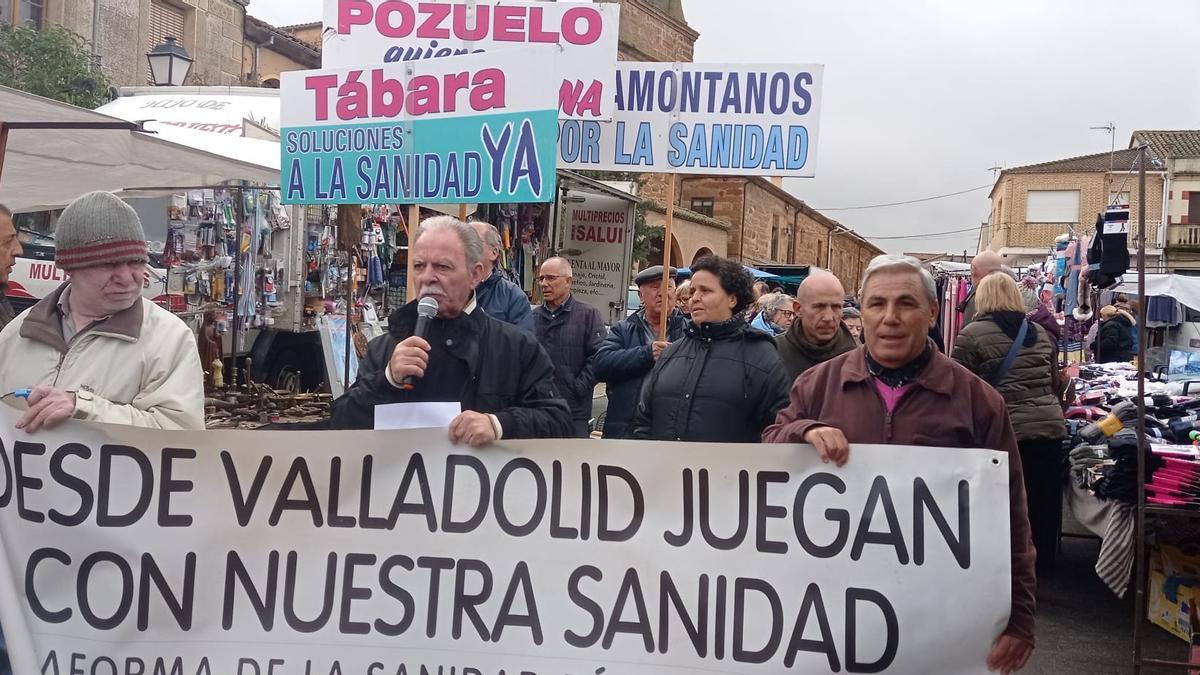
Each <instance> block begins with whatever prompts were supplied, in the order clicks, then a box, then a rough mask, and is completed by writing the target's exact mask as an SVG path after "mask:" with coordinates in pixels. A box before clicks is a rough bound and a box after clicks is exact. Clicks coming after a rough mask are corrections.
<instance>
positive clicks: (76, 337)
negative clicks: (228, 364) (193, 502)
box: [0, 192, 204, 433]
mask: <svg viewBox="0 0 1200 675" xmlns="http://www.w3.org/2000/svg"><path fill="white" fill-rule="evenodd" d="M55 244H56V250H55V262H56V263H57V264H58V266H59V267H61V268H62V269H63V270H65V271H66V272H67V274H68V276H69V278H68V280H67V281H66V282H65V283H63V284H62V285H61V286H59V287H58V289H56V290H55V291H54V292H53V293H50V294H49V295H47V296H46V297H44V298H42V299H41V300H40V301H38V303H37V304H36V305H34V306H33V307H32V308H30V309H29V311H27V312H25V313H24V314H22V315H20V316H19V317H17V318H16V319H15V320H14V321H13V322H12V323H11V324H9V325H8V326H7V327H5V328H4V330H3V331H0V363H3V364H4V366H5V367H4V369H3V370H2V371H0V392H15V391H20V390H25V389H29V390H31V393H30V394H29V396H28V399H27V401H26V403H27V404H28V409H27V410H26V412H25V414H24V415H22V417H21V419H20V420H18V421H17V424H16V426H17V428H18V429H23V430H24V431H25V432H27V433H34V432H36V431H38V430H40V429H43V428H51V427H54V426H56V425H58V424H60V423H61V422H63V421H65V420H67V419H71V418H75V419H86V420H93V421H98V422H106V423H110V424H127V425H132V426H140V427H151V428H159V429H203V428H204V375H203V371H202V370H201V368H200V355H199V353H198V351H197V349H196V339H195V336H194V335H192V331H191V329H190V328H189V327H188V326H187V324H185V323H184V322H183V321H182V320H180V319H179V317H177V316H175V315H173V314H171V313H170V312H168V311H166V310H165V309H162V308H161V307H159V306H158V305H155V304H154V303H153V302H150V301H149V300H146V299H144V298H143V297H142V289H143V287H144V285H145V280H146V263H147V260H148V257H147V255H146V235H145V232H144V231H143V230H142V223H141V220H139V219H138V216H137V213H136V212H135V211H134V210H133V209H132V208H130V206H129V205H127V204H125V203H124V202H122V201H121V200H120V199H118V198H117V197H116V196H115V195H112V194H110V193H107V192H91V193H88V194H85V195H83V196H81V197H79V198H78V199H76V200H75V201H73V202H71V203H70V204H69V205H68V206H67V208H66V209H65V210H64V211H63V212H62V215H61V216H60V217H59V219H58V226H57V228H56V229H55ZM7 402H11V401H7Z"/></svg>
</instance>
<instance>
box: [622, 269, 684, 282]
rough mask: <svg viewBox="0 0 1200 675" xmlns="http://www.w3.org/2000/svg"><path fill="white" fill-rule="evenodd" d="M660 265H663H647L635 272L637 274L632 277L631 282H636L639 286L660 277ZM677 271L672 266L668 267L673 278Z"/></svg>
mask: <svg viewBox="0 0 1200 675" xmlns="http://www.w3.org/2000/svg"><path fill="white" fill-rule="evenodd" d="M662 267H663V266H662V265H655V266H654V267H647V268H646V269H644V270H642V271H641V272H638V273H637V276H636V277H634V278H633V283H635V284H637V285H638V286H641V285H643V284H648V283H650V282H651V281H655V280H658V279H662V272H663V270H662ZM678 271H679V270H677V269H675V268H674V267H672V268H670V272H671V277H672V278H674V277H675V274H676V273H677V272H678Z"/></svg>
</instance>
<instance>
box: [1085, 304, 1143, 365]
mask: <svg viewBox="0 0 1200 675" xmlns="http://www.w3.org/2000/svg"><path fill="white" fill-rule="evenodd" d="M1136 324H1137V321H1135V320H1134V318H1133V316H1132V315H1131V314H1130V313H1129V312H1126V311H1125V310H1123V309H1117V308H1116V307H1113V306H1112V305H1105V306H1104V308H1103V309H1101V310H1100V330H1099V331H1097V333H1096V341H1095V342H1093V343H1092V349H1093V350H1094V351H1095V352H1096V362H1097V363H1118V362H1121V361H1132V360H1133V357H1134V356H1135V353H1134V351H1133V326H1134V325H1136Z"/></svg>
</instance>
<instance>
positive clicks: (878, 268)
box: [858, 255, 938, 306]
mask: <svg viewBox="0 0 1200 675" xmlns="http://www.w3.org/2000/svg"><path fill="white" fill-rule="evenodd" d="M883 271H888V272H913V273H914V274H916V275H917V276H919V277H921V285H922V286H924V287H925V297H926V298H927V299H928V300H929V303H930V304H932V305H934V306H936V305H937V304H938V298H937V284H936V283H934V281H933V275H932V274H930V273H929V270H927V269H925V268H924V267H922V266H921V262H920V261H919V260H917V259H916V258H913V257H911V256H907V255H877V256H875V257H874V258H872V259H871V262H870V263H869V264H867V269H866V270H865V271H864V272H863V279H862V288H860V289H859V291H858V296H859V297H860V298H862V299H864V300H865V299H866V290H867V284H868V283H870V281H871V277H872V276H874V274H875V273H876V272H883Z"/></svg>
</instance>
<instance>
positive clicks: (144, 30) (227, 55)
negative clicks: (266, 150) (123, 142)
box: [45, 0, 246, 87]
mask: <svg viewBox="0 0 1200 675" xmlns="http://www.w3.org/2000/svg"><path fill="white" fill-rule="evenodd" d="M97 1H98V2H99V3H100V12H99V15H100V21H99V24H98V25H97V26H96V42H97V44H98V46H99V50H98V52H97V53H98V54H99V55H100V62H101V67H102V68H103V69H104V72H105V73H106V74H107V75H108V76H109V77H110V78H111V79H112V80H113V84H114V85H116V86H119V87H121V86H142V85H146V84H148V79H147V76H148V74H149V70H148V66H147V63H146V52H147V51H149V50H150V48H151V47H153V46H154V45H152V44H148V40H149V37H148V34H149V25H150V3H151V1H152V0H97ZM153 1H156V2H157V1H158V0H153ZM164 1H165V0H164ZM167 4H172V5H174V6H175V7H178V8H180V9H182V10H183V12H184V34H183V35H181V36H177V37H179V38H180V39H181V40H180V41H181V44H183V47H184V48H185V49H187V51H188V54H189V55H191V57H192V58H193V59H195V63H193V65H192V72H191V75H189V78H188V82H187V84H189V85H200V84H207V85H235V84H238V83H239V82H240V78H241V72H242V30H243V29H242V22H243V19H244V17H245V13H246V7H245V4H244V2H242V1H241V0H177V1H174V2H170V3H167ZM92 7H93V5H92V0H48V2H47V4H46V13H45V20H46V22H47V23H51V24H57V25H61V26H63V27H64V28H67V29H69V30H72V31H74V32H76V33H78V34H80V35H82V36H83V37H84V38H85V39H87V40H89V41H90V40H91V38H92Z"/></svg>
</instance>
